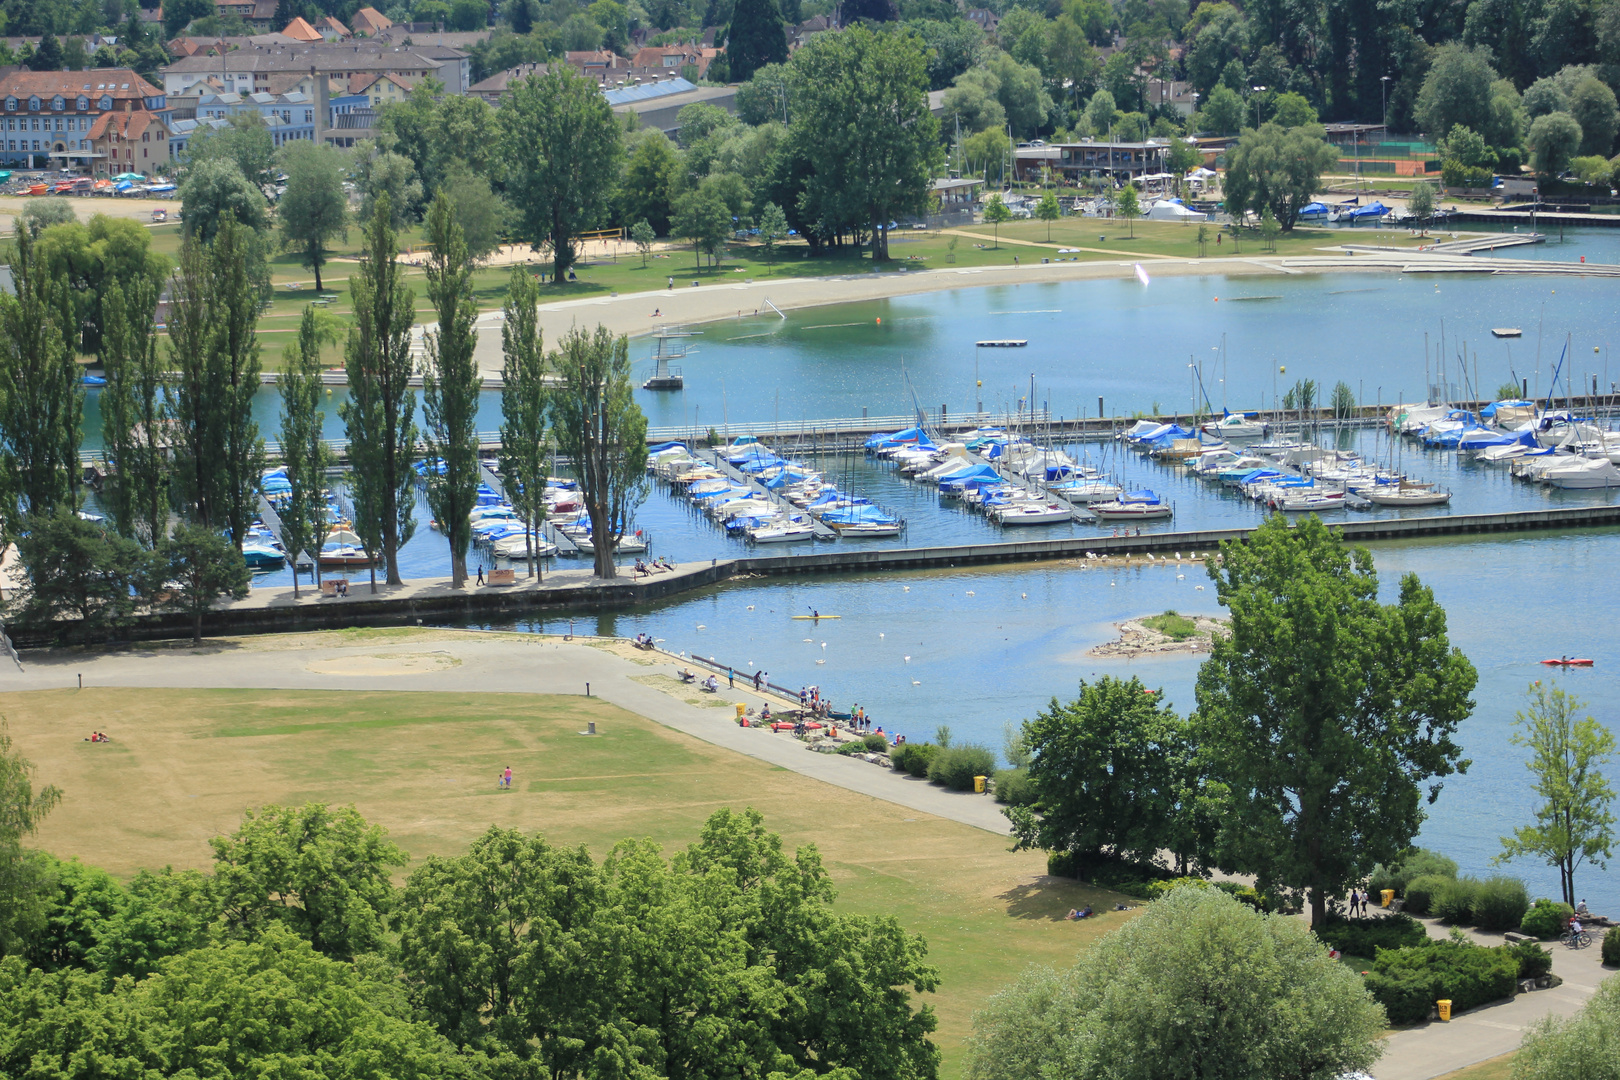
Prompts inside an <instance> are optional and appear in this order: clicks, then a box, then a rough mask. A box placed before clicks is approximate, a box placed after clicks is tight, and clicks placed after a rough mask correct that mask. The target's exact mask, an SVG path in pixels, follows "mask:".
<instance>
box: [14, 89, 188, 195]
mask: <svg viewBox="0 0 1620 1080" xmlns="http://www.w3.org/2000/svg"><path fill="white" fill-rule="evenodd" d="M0 106H3V112H0V162H4V163H5V164H6V165H8V166H13V167H18V166H20V167H22V168H30V169H40V168H45V167H47V166H49V165H54V166H56V167H58V168H62V169H69V170H77V171H82V172H85V173H90V172H92V171H94V172H98V173H101V172H105V171H106V170H105V169H104V168H102V165H101V163H102V161H103V160H104V158H103V157H102V155H103V153H104V151H102V150H98V149H97V147H96V145H95V142H96V139H97V135H96V131H97V124H98V122H100V121H101V120H102V119H103V118H105V117H107V116H109V115H111V114H113V113H119V114H123V115H125V116H126V117H133V116H136V115H139V116H141V117H143V119H142V120H140V121H139V122H138V123H136V124H135V125H134V130H135V135H136V136H137V137H139V136H141V135H146V136H147V138H146V139H145V140H144V142H142V143H141V145H142V146H144V147H145V149H146V150H147V151H148V152H147V153H146V154H145V155H141V154H134V155H123V154H120V160H122V161H129V162H133V163H134V164H136V165H139V164H140V163H141V162H142V161H143V160H144V161H146V162H148V163H150V164H151V165H152V166H153V167H156V165H157V164H158V163H159V162H160V161H167V160H168V158H169V152H168V136H167V134H165V135H164V136H163V138H162V139H159V140H153V139H152V138H151V137H150V136H151V133H150V131H149V126H150V125H153V124H155V125H156V126H157V127H158V128H159V129H162V128H163V124H162V123H161V122H159V120H160V117H159V114H161V113H163V112H164V111H165V109H166V108H167V102H166V99H165V96H164V93H163V91H162V90H160V89H159V88H157V87H155V86H153V85H152V84H151V83H149V82H147V81H146V80H145V79H143V78H141V77H140V76H139V75H137V74H135V72H133V71H131V70H129V69H128V68H96V69H93V70H90V71H23V70H18V69H10V70H7V69H0ZM129 128H130V123H129V122H128V121H126V122H124V123H121V124H119V125H117V127H116V129H115V133H116V134H117V136H118V148H119V149H120V150H121V151H122V150H124V149H127V148H128V147H126V145H125V132H127V131H128V129H129ZM101 130H102V131H103V132H105V131H106V130H107V125H103V126H102V128H101ZM137 141H139V140H137ZM159 144H161V150H162V154H161V157H159V156H158V154H157V153H156V152H157V151H158V150H159V148H160V145H159ZM114 171H115V172H127V171H131V170H129V169H116V170H114Z"/></svg>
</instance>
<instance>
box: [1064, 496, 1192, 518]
mask: <svg viewBox="0 0 1620 1080" xmlns="http://www.w3.org/2000/svg"><path fill="white" fill-rule="evenodd" d="M1086 509H1088V510H1090V511H1091V513H1092V515H1093V516H1095V517H1096V518H1097V520H1098V521H1152V520H1156V519H1159V518H1167V517H1170V516H1171V515H1172V514H1173V513H1174V512H1175V511H1174V508H1173V507H1172V506H1171V505H1170V504H1169V503H1167V502H1165V501H1164V500H1163V499H1161V498H1159V497H1158V496H1157V495H1155V494H1154V493H1153V492H1151V491H1132V492H1127V493H1126V494H1123V495H1121V496H1120V497H1119V498H1118V499H1116V500H1114V501H1113V502H1099V503H1092V504H1091V505H1090V506H1088V507H1087V508H1086Z"/></svg>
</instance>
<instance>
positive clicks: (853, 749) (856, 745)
mask: <svg viewBox="0 0 1620 1080" xmlns="http://www.w3.org/2000/svg"><path fill="white" fill-rule="evenodd" d="M870 749H871V748H870V747H869V746H867V745H866V744H865V743H863V742H861V741H860V740H859V739H856V740H855V741H854V742H847V743H844V744H843V745H842V746H840V747H839V748H838V752H839V753H840V754H864V753H866V752H867V751H868V750H870Z"/></svg>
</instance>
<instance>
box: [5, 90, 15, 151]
mask: <svg viewBox="0 0 1620 1080" xmlns="http://www.w3.org/2000/svg"><path fill="white" fill-rule="evenodd" d="M16 111H17V99H16V98H14V97H8V98H6V112H16ZM12 149H13V150H15V149H16V147H12Z"/></svg>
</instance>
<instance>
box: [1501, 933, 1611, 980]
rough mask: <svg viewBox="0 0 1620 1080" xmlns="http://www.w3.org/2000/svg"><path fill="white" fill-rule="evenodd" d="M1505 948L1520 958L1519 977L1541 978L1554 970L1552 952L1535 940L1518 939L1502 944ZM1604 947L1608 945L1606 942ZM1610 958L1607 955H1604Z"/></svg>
mask: <svg viewBox="0 0 1620 1080" xmlns="http://www.w3.org/2000/svg"><path fill="white" fill-rule="evenodd" d="M1502 948H1503V949H1510V950H1512V952H1513V954H1514V955H1515V956H1517V957H1518V958H1519V978H1521V979H1539V978H1541V977H1542V976H1543V975H1547V974H1550V973H1551V972H1552V953H1550V952H1548V951H1547V950H1546V949H1543V948H1542V947H1541V946H1540V945H1538V944H1536V943H1535V942H1534V941H1517V942H1514V943H1513V944H1511V945H1504V946H1502ZM1604 948H1605V949H1607V948H1608V946H1607V945H1606V944H1605V945H1604ZM1604 959H1605V960H1607V959H1608V957H1607V956H1605V957H1604Z"/></svg>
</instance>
